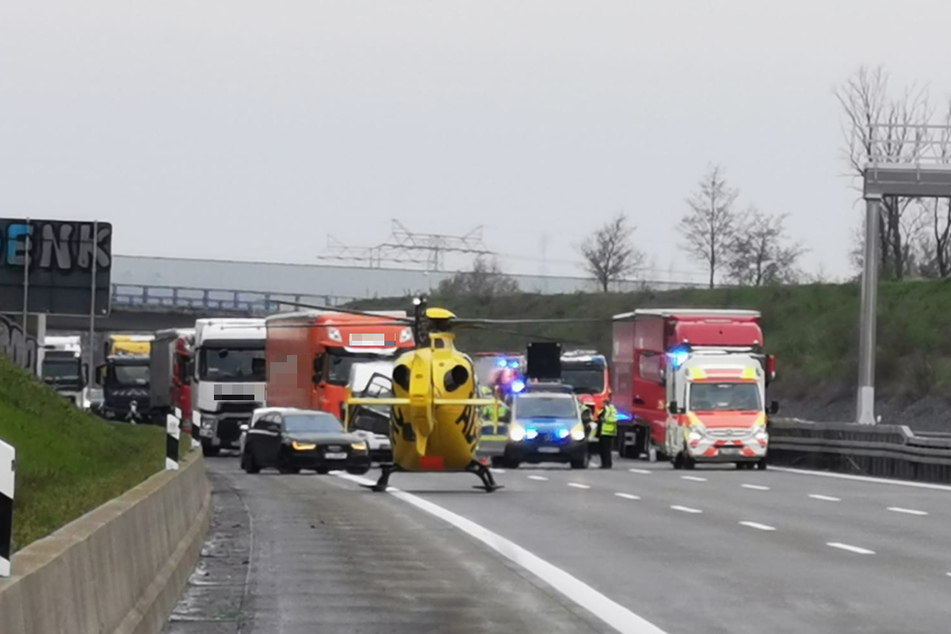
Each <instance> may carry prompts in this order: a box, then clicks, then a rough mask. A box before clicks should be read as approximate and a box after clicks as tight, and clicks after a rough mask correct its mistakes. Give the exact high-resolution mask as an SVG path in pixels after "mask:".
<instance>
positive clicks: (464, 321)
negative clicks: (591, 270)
mask: <svg viewBox="0 0 951 634" xmlns="http://www.w3.org/2000/svg"><path fill="white" fill-rule="evenodd" d="M611 321H612V320H611V319H610V318H597V317H576V318H565V319H481V318H467V317H459V318H456V319H453V320H452V323H453V324H454V325H456V326H469V325H477V324H486V325H492V324H500V325H506V324H510V325H516V324H594V323H599V324H602V323H610V322H611Z"/></svg>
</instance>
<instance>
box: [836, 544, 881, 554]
mask: <svg viewBox="0 0 951 634" xmlns="http://www.w3.org/2000/svg"><path fill="white" fill-rule="evenodd" d="M826 546H832V547H833V548H838V549H840V550H847V551H849V552H850V553H856V554H859V555H874V554H875V551H874V550H869V549H868V548H861V547H859V546H851V545H849V544H843V543H840V542H828V543H827V544H826Z"/></svg>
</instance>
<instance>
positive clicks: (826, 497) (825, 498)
mask: <svg viewBox="0 0 951 634" xmlns="http://www.w3.org/2000/svg"><path fill="white" fill-rule="evenodd" d="M809 497H811V498H812V499H813V500H822V501H823V502H841V501H842V498H834V497H832V496H831V495H819V494H818V493H810V494H809Z"/></svg>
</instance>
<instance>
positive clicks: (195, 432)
mask: <svg viewBox="0 0 951 634" xmlns="http://www.w3.org/2000/svg"><path fill="white" fill-rule="evenodd" d="M175 415H176V416H178V418H179V420H182V410H180V409H178V408H177V407H176V408H175ZM188 426H189V427H190V428H191V430H192V451H194V450H196V449H201V437H200V436H199V431H200V430H199V429H198V427H199V426H198V425H197V424H196V423H195V417H194V416H192V419H191V420H190V421H188Z"/></svg>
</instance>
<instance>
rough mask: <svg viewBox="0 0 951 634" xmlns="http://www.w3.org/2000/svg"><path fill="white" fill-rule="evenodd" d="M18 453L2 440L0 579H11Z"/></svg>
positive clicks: (0, 467) (0, 459)
mask: <svg viewBox="0 0 951 634" xmlns="http://www.w3.org/2000/svg"><path fill="white" fill-rule="evenodd" d="M16 458H17V451H16V449H14V448H13V445H8V444H7V443H5V442H3V441H2V440H0V577H9V576H10V574H11V572H10V556H11V555H10V551H11V546H12V542H13V485H14V482H15V481H16V465H17V462H16Z"/></svg>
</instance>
